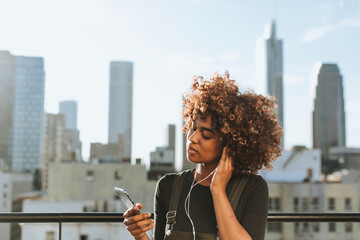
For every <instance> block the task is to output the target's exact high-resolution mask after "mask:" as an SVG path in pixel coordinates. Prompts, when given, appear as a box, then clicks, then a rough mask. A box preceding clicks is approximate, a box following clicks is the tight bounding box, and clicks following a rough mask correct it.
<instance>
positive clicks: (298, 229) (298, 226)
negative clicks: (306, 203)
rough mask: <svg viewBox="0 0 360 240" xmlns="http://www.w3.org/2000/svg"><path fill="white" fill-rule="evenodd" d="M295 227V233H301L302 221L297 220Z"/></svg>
mask: <svg viewBox="0 0 360 240" xmlns="http://www.w3.org/2000/svg"><path fill="white" fill-rule="evenodd" d="M294 229H295V233H299V232H300V223H298V222H296V223H295V228H294Z"/></svg>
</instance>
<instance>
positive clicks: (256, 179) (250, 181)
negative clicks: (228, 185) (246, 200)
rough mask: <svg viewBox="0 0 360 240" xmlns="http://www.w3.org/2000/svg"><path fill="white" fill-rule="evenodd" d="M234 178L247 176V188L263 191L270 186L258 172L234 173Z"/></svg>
mask: <svg viewBox="0 0 360 240" xmlns="http://www.w3.org/2000/svg"><path fill="white" fill-rule="evenodd" d="M233 177H234V178H244V177H246V178H247V183H246V185H245V188H247V189H252V190H261V191H268V186H267V183H266V181H265V179H264V178H263V177H262V176H260V175H256V174H249V175H247V174H234V175H233Z"/></svg>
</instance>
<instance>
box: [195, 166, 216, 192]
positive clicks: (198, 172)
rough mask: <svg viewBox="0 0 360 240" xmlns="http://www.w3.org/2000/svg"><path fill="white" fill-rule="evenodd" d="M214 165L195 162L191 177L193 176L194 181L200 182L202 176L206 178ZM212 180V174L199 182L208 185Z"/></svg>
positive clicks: (213, 168)
mask: <svg viewBox="0 0 360 240" xmlns="http://www.w3.org/2000/svg"><path fill="white" fill-rule="evenodd" d="M215 168H216V165H207V164H206V165H205V164H203V163H200V164H197V166H196V169H195V171H194V173H193V177H194V178H195V182H200V181H201V180H203V179H204V178H206V177H207V176H208V175H209V174H211V172H212V171H214V170H215ZM211 180H212V176H209V177H208V178H207V179H205V180H204V181H202V182H200V183H199V184H201V185H204V186H210V184H211Z"/></svg>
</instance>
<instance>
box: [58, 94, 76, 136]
mask: <svg viewBox="0 0 360 240" xmlns="http://www.w3.org/2000/svg"><path fill="white" fill-rule="evenodd" d="M59 113H60V114H62V115H64V117H65V128H66V129H71V130H76V129H77V102H76V101H74V100H70V101H61V102H60V103H59Z"/></svg>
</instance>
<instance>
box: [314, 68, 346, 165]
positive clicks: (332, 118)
mask: <svg viewBox="0 0 360 240" xmlns="http://www.w3.org/2000/svg"><path fill="white" fill-rule="evenodd" d="M311 82H312V91H314V93H313V97H314V99H313V100H314V105H313V148H319V149H321V154H322V159H323V160H329V150H330V148H331V147H337V146H343V147H344V146H346V141H345V109H344V90H343V85H342V76H341V74H340V71H339V68H338V66H337V65H336V64H325V63H320V62H318V63H316V64H315V65H314V68H313V72H312V75H311Z"/></svg>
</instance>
